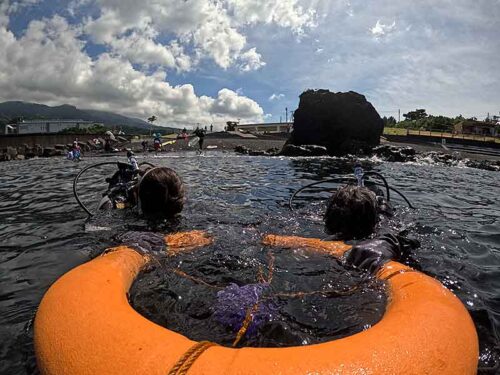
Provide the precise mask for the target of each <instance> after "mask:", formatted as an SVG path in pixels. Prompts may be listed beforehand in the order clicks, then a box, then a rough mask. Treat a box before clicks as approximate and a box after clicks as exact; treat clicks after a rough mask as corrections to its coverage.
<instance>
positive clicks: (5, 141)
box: [0, 134, 102, 149]
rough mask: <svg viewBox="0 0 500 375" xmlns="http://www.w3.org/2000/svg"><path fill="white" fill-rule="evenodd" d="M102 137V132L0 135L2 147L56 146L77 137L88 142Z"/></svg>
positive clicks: (71, 141)
mask: <svg viewBox="0 0 500 375" xmlns="http://www.w3.org/2000/svg"><path fill="white" fill-rule="evenodd" d="M99 137H101V138H102V134H99V135H97V134H21V135H0V149H4V148H7V147H15V148H17V147H23V146H25V145H26V146H28V147H35V146H37V145H38V146H41V147H54V145H66V144H71V143H73V141H74V140H75V139H78V141H79V142H84V143H85V142H87V141H88V140H91V139H94V138H99Z"/></svg>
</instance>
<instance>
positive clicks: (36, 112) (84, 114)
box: [0, 101, 179, 134]
mask: <svg viewBox="0 0 500 375" xmlns="http://www.w3.org/2000/svg"><path fill="white" fill-rule="evenodd" d="M19 117H22V118H23V119H24V120H39V119H40V120H49V119H52V120H54V119H58V120H86V121H95V122H99V123H103V124H104V126H106V127H107V128H113V127H114V128H120V127H121V128H122V130H123V131H125V132H126V133H129V134H130V133H131V134H140V133H143V134H144V133H147V132H149V128H150V124H149V123H148V122H146V121H143V120H141V119H138V118H132V117H126V116H122V115H119V114H116V113H111V112H105V111H95V110H90V109H78V108H76V107H75V106H72V105H68V104H64V105H60V106H56V107H50V106H47V105H43V104H36V103H26V102H19V101H11V102H4V103H0V123H4V124H6V123H8V122H10V121H11V120H13V119H15V118H19ZM153 130H154V131H156V132H161V133H163V134H169V133H174V132H177V131H178V130H179V129H177V128H171V127H164V126H154V128H153Z"/></svg>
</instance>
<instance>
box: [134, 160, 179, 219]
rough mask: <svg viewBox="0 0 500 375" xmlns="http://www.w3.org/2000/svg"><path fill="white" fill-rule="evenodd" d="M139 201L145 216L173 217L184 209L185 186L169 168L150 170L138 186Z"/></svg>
mask: <svg viewBox="0 0 500 375" xmlns="http://www.w3.org/2000/svg"><path fill="white" fill-rule="evenodd" d="M137 193H138V199H139V203H140V207H141V210H142V213H143V214H144V215H145V216H148V217H153V218H158V217H172V216H174V215H176V214H178V213H180V212H181V211H182V209H183V208H184V199H185V198H184V195H185V194H184V184H183V182H182V180H181V178H180V177H179V175H178V174H177V173H176V172H175V171H174V170H172V169H170V168H167V167H156V168H151V169H148V170H147V171H146V172H145V173H144V175H143V176H142V178H141V180H140V182H139V184H138V192H137Z"/></svg>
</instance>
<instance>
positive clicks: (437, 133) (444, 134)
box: [384, 128, 500, 143]
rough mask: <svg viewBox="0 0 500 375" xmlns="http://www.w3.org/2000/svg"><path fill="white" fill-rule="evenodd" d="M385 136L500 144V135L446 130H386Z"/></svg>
mask: <svg viewBox="0 0 500 375" xmlns="http://www.w3.org/2000/svg"><path fill="white" fill-rule="evenodd" d="M384 133H385V134H389V135H391V134H392V135H406V136H409V135H419V136H427V137H439V138H454V139H468V140H474V141H481V142H496V143H500V135H497V136H492V135H485V134H468V133H465V134H464V133H456V132H453V131H445V130H437V129H435V130H420V129H404V128H386V129H385V130H384Z"/></svg>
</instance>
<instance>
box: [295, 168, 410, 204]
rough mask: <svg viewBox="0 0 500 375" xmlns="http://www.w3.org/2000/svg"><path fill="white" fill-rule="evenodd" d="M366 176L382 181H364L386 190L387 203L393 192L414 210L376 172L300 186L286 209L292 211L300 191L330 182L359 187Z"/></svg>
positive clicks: (403, 196)
mask: <svg viewBox="0 0 500 375" xmlns="http://www.w3.org/2000/svg"><path fill="white" fill-rule="evenodd" d="M368 176H374V177H378V178H380V179H381V180H382V181H383V183H377V182H373V181H366V182H368V183H370V184H372V185H376V186H383V187H385V190H386V199H387V201H388V202H389V201H390V191H393V192H395V193H396V194H398V195H399V196H400V197H401V198H403V199H404V201H405V202H406V204H408V207H410V208H411V209H415V207H414V206H413V205H412V204H411V202H410V201H409V200H408V198H406V197H405V195H404V194H403V193H401V192H400V191H399V190H397V189H396V188H393V187H392V186H389V184H388V182H387V180H386V179H385V177H384V176H382V175H381V174H380V173H378V172H365V173H363V174H362V175H361V177H360V178H354V177H337V178H331V179H328V180H322V181H316V182H313V183H311V184H307V185H305V186H302V187H301V188H300V189H298V190H296V191H295V192H294V193H293V194H292V196H291V197H290V199H289V201H288V207H289V208H290V210H291V211H294V208H293V201H294V199H295V197H296V196H297V195H298V194H299V193H301V192H302V191H304V190H306V189H309V188H311V187H313V186H316V185H321V184H326V183H332V182H337V183H349V184H354V183H357V184H358V185H359V184H360V183H364V182H365V178H366V177H368ZM361 186H363V185H361Z"/></svg>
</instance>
